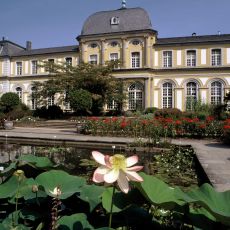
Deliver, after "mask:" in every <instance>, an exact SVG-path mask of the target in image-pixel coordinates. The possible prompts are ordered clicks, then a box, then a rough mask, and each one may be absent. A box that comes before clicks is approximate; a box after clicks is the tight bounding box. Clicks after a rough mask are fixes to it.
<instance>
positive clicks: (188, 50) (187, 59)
mask: <svg viewBox="0 0 230 230" xmlns="http://www.w3.org/2000/svg"><path fill="white" fill-rule="evenodd" d="M191 51H192V52H195V63H193V62H192V61H193V60H194V59H192V58H188V52H191ZM188 61H190V65H188ZM185 63H186V66H187V67H196V66H197V50H196V49H187V50H186V60H185Z"/></svg>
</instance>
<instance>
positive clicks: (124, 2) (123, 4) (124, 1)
mask: <svg viewBox="0 0 230 230" xmlns="http://www.w3.org/2000/svg"><path fill="white" fill-rule="evenodd" d="M125 8H126V0H122V9H125Z"/></svg>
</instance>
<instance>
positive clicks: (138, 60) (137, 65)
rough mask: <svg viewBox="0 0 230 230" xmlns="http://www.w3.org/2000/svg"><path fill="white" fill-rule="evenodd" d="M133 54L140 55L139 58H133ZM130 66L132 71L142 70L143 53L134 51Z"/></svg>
mask: <svg viewBox="0 0 230 230" xmlns="http://www.w3.org/2000/svg"><path fill="white" fill-rule="evenodd" d="M133 54H139V57H133ZM130 57H131V58H130V62H131V63H130V66H131V68H132V69H139V68H141V66H142V63H141V59H142V57H141V52H140V51H134V52H131V54H130Z"/></svg>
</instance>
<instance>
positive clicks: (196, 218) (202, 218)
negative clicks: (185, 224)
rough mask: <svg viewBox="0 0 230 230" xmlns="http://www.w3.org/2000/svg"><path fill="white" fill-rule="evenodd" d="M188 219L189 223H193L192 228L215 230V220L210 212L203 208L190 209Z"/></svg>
mask: <svg viewBox="0 0 230 230" xmlns="http://www.w3.org/2000/svg"><path fill="white" fill-rule="evenodd" d="M188 217H189V219H190V220H191V223H193V225H194V226H196V227H197V228H199V229H208V230H215V229H216V226H215V222H216V218H215V217H214V216H212V214H211V213H210V212H208V211H207V210H206V209H204V208H202V207H201V208H194V207H193V208H192V207H190V210H189V214H188Z"/></svg>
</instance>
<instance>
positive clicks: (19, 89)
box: [16, 87, 22, 101]
mask: <svg viewBox="0 0 230 230" xmlns="http://www.w3.org/2000/svg"><path fill="white" fill-rule="evenodd" d="M16 93H17V95H18V97H19V100H20V101H22V88H21V87H17V88H16Z"/></svg>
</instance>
